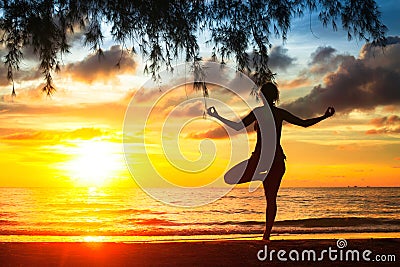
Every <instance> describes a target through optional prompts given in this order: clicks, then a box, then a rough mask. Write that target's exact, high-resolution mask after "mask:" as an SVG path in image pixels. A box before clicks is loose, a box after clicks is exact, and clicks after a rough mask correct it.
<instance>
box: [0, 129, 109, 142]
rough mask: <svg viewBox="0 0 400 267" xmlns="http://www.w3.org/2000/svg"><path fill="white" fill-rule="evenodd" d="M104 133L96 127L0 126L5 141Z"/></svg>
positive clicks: (88, 136) (76, 136) (59, 138)
mask: <svg viewBox="0 0 400 267" xmlns="http://www.w3.org/2000/svg"><path fill="white" fill-rule="evenodd" d="M106 134H107V133H106V131H104V130H100V129H97V128H79V129H76V130H72V131H61V130H40V131H38V130H33V129H19V128H17V129H9V128H0V139H1V140H7V141H60V140H71V139H81V140H90V139H93V138H96V137H102V136H104V135H106Z"/></svg>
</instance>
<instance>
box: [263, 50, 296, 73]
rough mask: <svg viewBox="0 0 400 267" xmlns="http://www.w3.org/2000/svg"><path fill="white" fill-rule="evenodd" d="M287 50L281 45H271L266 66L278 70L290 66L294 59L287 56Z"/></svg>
mask: <svg viewBox="0 0 400 267" xmlns="http://www.w3.org/2000/svg"><path fill="white" fill-rule="evenodd" d="M287 52H288V50H287V49H286V48H283V47H282V46H274V47H272V49H271V51H270V53H269V57H268V66H269V67H270V68H271V69H280V70H286V69H287V68H289V67H290V66H292V65H293V62H294V61H296V59H295V58H292V57H290V56H288V55H287Z"/></svg>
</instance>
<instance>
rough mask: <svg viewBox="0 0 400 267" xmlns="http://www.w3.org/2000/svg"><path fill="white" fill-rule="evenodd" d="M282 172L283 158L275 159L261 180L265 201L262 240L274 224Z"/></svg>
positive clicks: (267, 237)
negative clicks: (264, 177)
mask: <svg viewBox="0 0 400 267" xmlns="http://www.w3.org/2000/svg"><path fill="white" fill-rule="evenodd" d="M284 174H285V161H284V160H283V159H282V160H275V161H274V163H273V164H272V166H271V170H270V171H269V173H268V176H267V178H266V179H265V180H264V182H263V186H264V193H265V199H266V202H267V203H266V204H267V208H266V211H265V217H266V218H265V231H264V235H263V240H269V237H270V235H271V230H272V226H273V225H274V221H275V217H276V212H277V205H276V198H277V196H278V190H279V186H280V184H281V180H282V177H283V175H284Z"/></svg>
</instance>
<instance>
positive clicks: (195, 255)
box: [0, 238, 400, 266]
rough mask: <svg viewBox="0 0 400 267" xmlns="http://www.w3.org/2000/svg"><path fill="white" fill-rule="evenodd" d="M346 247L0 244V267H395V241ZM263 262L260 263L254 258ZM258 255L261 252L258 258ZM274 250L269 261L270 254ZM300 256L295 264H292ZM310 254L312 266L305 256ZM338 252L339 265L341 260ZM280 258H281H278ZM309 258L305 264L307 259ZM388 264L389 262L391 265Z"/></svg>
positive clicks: (317, 242) (293, 243)
mask: <svg viewBox="0 0 400 267" xmlns="http://www.w3.org/2000/svg"><path fill="white" fill-rule="evenodd" d="M346 241H347V245H346V246H345V247H344V248H342V249H338V245H337V240H336V239H308V240H273V241H271V242H268V243H265V242H262V241H258V240H222V241H221V240H218V241H194V242H190V241H183V242H134V243H113V242H77V243H75V242H65V243H61V242H49V243H45V242H28V243H18V242H4V243H0V266H315V265H319V266H399V265H398V264H399V261H400V250H399V247H400V239H398V238H376V239H348V240H346ZM329 247H331V250H337V251H336V252H333V251H332V253H333V254H331V256H334V255H336V256H337V259H336V260H335V261H332V260H331V258H329V255H328V252H326V253H324V257H323V259H322V261H320V260H319V258H320V257H321V252H322V251H323V250H327V251H328V250H329ZM265 249H267V255H268V256H267V258H266V259H265V260H264V261H260V260H259V259H258V257H257V254H259V257H261V258H264V257H265ZM260 250H261V252H260ZM272 250H275V252H274V253H273V254H272V258H269V257H271V251H272ZM279 250H284V251H285V254H283V255H282V254H281V258H283V259H284V258H286V259H287V261H286V262H285V261H281V260H279V259H278V257H277V253H278V251H279ZM292 250H296V251H297V252H298V253H299V259H300V260H299V261H297V262H296V261H292V260H291V259H290V257H289V253H291V254H290V255H291V256H292V258H293V259H294V258H296V252H293V251H292ZM304 250H314V251H315V252H316V261H314V260H313V259H312V258H313V257H312V255H310V256H308V252H306V253H305V254H304V257H305V260H303V261H302V260H301V257H302V253H303V251H304ZM348 250H358V251H359V253H360V261H358V262H357V261H355V260H353V259H352V258H351V257H352V256H351V255H350V254H349V258H348V260H347V261H346V260H345V257H346V256H345V255H346V252H347V251H348ZM365 250H370V251H371V252H372V253H371V254H368V253H367V254H368V255H367V258H369V259H370V261H369V262H368V261H365V260H364V259H363V258H362V253H363V252H364V251H365ZM340 251H342V252H343V259H342V260H340ZM281 253H283V252H281ZM377 255H379V256H380V258H382V259H383V257H382V256H383V255H384V256H385V258H386V260H387V261H388V260H389V257H391V256H389V255H394V256H395V260H396V261H397V264H396V262H386V263H382V262H377V261H376V258H375V257H376V256H377ZM308 257H310V259H309V258H308ZM390 260H393V259H390Z"/></svg>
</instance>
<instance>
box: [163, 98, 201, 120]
mask: <svg viewBox="0 0 400 267" xmlns="http://www.w3.org/2000/svg"><path fill="white" fill-rule="evenodd" d="M171 108H174V107H171ZM203 112H204V103H203V102H202V101H199V100H198V101H194V102H189V103H186V104H185V105H180V106H178V107H176V108H175V110H174V111H173V116H175V117H197V116H202V115H203Z"/></svg>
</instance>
